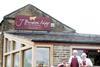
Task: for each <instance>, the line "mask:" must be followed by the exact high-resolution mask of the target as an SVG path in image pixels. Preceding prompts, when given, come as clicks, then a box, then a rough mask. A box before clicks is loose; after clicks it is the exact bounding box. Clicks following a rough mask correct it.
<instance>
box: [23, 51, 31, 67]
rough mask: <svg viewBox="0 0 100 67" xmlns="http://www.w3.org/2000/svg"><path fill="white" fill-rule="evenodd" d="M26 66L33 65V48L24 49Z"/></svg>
mask: <svg viewBox="0 0 100 67" xmlns="http://www.w3.org/2000/svg"><path fill="white" fill-rule="evenodd" d="M23 64H24V67H32V49H28V50H25V51H24V63H23Z"/></svg>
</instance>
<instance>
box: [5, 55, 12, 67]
mask: <svg viewBox="0 0 100 67" xmlns="http://www.w3.org/2000/svg"><path fill="white" fill-rule="evenodd" d="M10 65H11V57H10V55H8V56H7V57H6V67H11V66H10Z"/></svg>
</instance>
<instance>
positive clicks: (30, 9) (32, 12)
mask: <svg viewBox="0 0 100 67" xmlns="http://www.w3.org/2000/svg"><path fill="white" fill-rule="evenodd" d="M17 15H25V16H46V17H50V18H51V20H52V22H54V23H56V25H55V26H57V27H59V28H63V31H67V32H75V30H74V29H73V28H71V27H69V26H67V25H65V24H63V23H62V22H60V21H58V20H57V19H55V18H53V17H52V16H50V15H49V14H47V13H45V12H43V11H42V10H40V9H38V8H37V7H35V6H33V5H31V4H28V5H26V6H24V7H22V8H20V9H18V10H15V11H13V12H11V13H10V14H8V15H6V16H4V20H5V19H6V20H7V19H8V20H9V19H11V20H15V17H16V16H17ZM55 29H57V28H55ZM60 31H62V30H60Z"/></svg>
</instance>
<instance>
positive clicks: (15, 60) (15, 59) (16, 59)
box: [14, 53, 19, 67]
mask: <svg viewBox="0 0 100 67" xmlns="http://www.w3.org/2000/svg"><path fill="white" fill-rule="evenodd" d="M14 67H19V53H16V54H14Z"/></svg>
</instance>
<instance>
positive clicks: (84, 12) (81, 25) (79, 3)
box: [0, 0, 100, 35]
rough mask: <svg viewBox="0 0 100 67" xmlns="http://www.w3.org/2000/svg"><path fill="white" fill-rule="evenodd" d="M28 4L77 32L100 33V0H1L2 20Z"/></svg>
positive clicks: (0, 12)
mask: <svg viewBox="0 0 100 67" xmlns="http://www.w3.org/2000/svg"><path fill="white" fill-rule="evenodd" d="M27 4H32V5H34V6H36V7H37V8H39V9H41V10H42V11H44V12H46V13H47V14H49V15H51V16H52V17H54V18H56V19H57V20H59V21H61V22H62V23H64V24H66V25H68V26H69V27H71V28H73V29H75V30H76V32H77V33H84V34H99V35H100V30H99V29H100V0H1V2H0V21H1V20H2V19H3V16H5V15H7V14H9V13H11V12H13V11H15V10H17V9H19V8H21V7H23V6H25V5H27Z"/></svg>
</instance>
